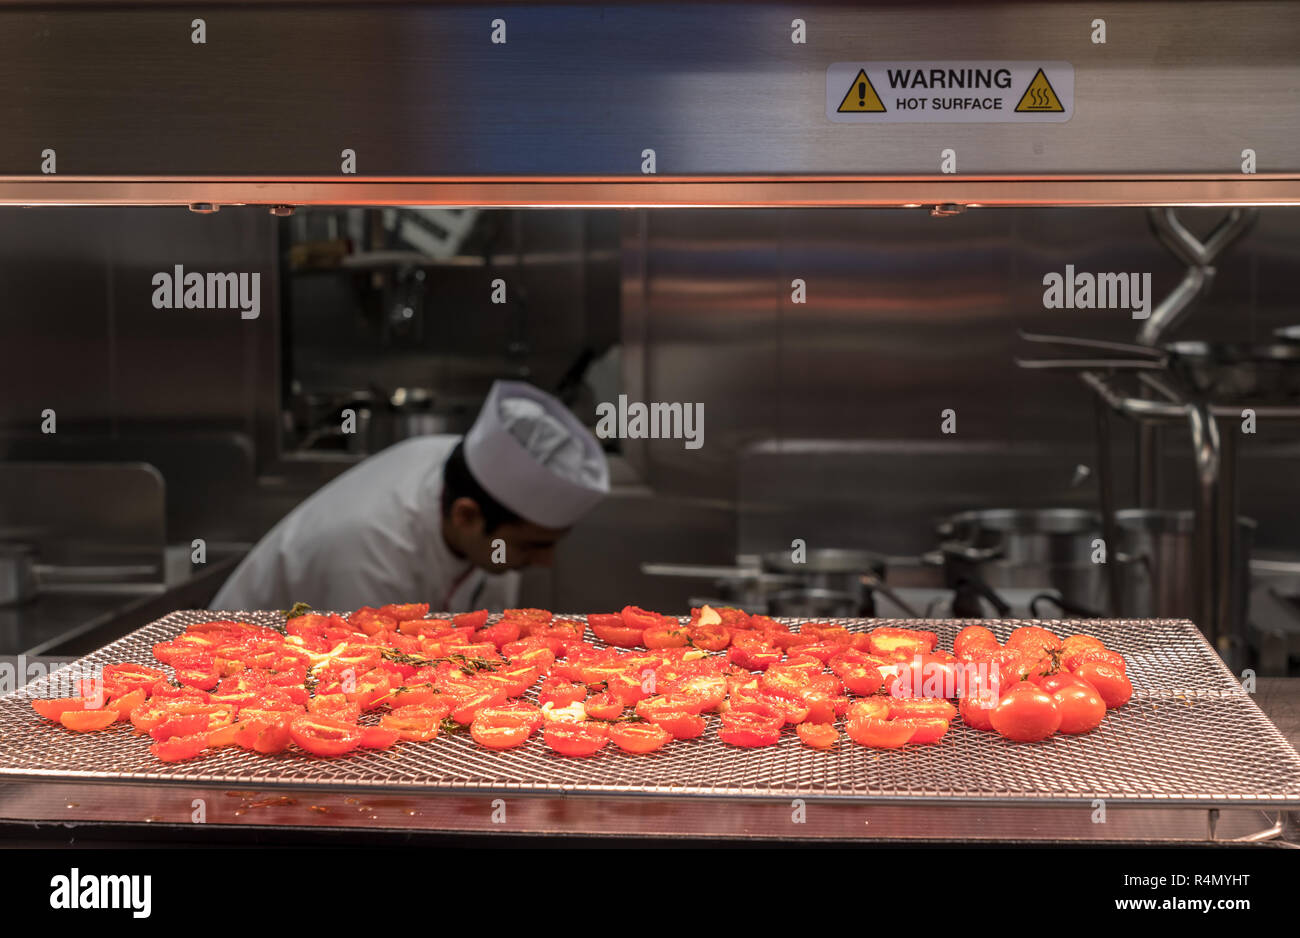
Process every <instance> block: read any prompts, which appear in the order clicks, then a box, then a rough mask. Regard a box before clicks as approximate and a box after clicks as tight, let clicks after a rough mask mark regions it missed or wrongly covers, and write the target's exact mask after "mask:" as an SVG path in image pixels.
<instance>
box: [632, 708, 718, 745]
mask: <svg viewBox="0 0 1300 938" xmlns="http://www.w3.org/2000/svg"><path fill="white" fill-rule="evenodd" d="M647 722H650V723H653V724H654V725H655V726H657V727H659V728H660V729H662V730H663V731H664V732H666V733H668V734H669V735H670V736H672V738H673V739H699V738H700V737H701V736H703V735H704V730H705V727H706V726H707V725H708V724H707V723H706V722H705V720H704V717H702V716H700V715H699V714H697V713H687V712H686V711H685V710H667V711H659V712H657V713H656V714H655V715H654V716H652V717H650V718H649V719H648V721H647Z"/></svg>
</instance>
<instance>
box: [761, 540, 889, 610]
mask: <svg viewBox="0 0 1300 938" xmlns="http://www.w3.org/2000/svg"><path fill="white" fill-rule="evenodd" d="M761 563H762V565H763V569H764V570H766V571H767V572H769V573H776V574H780V575H783V576H791V577H798V581H799V586H798V587H796V588H794V589H790V590H782V591H780V592H777V593H774V594H773V595H772V596H771V597H770V598H769V601H768V605H769V608H771V609H773V610H777V611H774V612H773V613H772V614H773V615H788V616H798V615H820V616H826V615H832V613H815V612H806V613H805V612H799V611H781V610H795V609H797V608H804V607H808V608H813V607H823V608H829V607H831V606H835V607H836V608H840V609H851V610H853V611H850V612H847V613H845V612H838V613H833V615H848V616H874V615H875V614H876V603H875V599H874V597H873V596H872V590H873V589H874V588H879V587H880V586H881V584H882V581H883V580H884V578H885V558H884V557H882V556H881V555H880V554H873V553H871V552H870V551H866V550H842V549H839V548H822V549H820V550H810V551H808V552H807V553H806V554H805V555H804V557H803V560H802V561H796V560H795V559H794V557H793V556H792V555H791V552H790V551H773V552H771V553H767V554H764V555H763V556H762V559H761ZM864 577H865V579H864Z"/></svg>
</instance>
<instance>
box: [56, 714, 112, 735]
mask: <svg viewBox="0 0 1300 938" xmlns="http://www.w3.org/2000/svg"><path fill="white" fill-rule="evenodd" d="M59 722H60V723H62V724H63V725H64V726H66V727H67V728H68V729H70V730H73V731H75V732H77V733H90V732H94V731H95V730H102V729H106V728H107V727H109V726H112V725H113V724H114V723H116V722H117V711H116V710H64V711H63V712H62V713H60V714H59Z"/></svg>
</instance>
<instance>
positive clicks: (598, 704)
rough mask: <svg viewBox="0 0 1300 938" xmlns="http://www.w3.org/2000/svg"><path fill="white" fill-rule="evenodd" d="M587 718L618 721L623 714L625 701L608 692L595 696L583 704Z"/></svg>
mask: <svg viewBox="0 0 1300 938" xmlns="http://www.w3.org/2000/svg"><path fill="white" fill-rule="evenodd" d="M583 707H584V708H586V711H587V716H588V717H590V718H591V719H593V720H616V719H618V717H619V715H620V714H621V713H622V712H623V701H622V700H620V699H619V698H618V697H615V696H614V695H613V694H610V693H608V692H606V693H603V694H593V695H592V696H590V697H588V698H587V699H586V701H585V702H584V703H583Z"/></svg>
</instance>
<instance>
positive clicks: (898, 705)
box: [886, 697, 957, 721]
mask: <svg viewBox="0 0 1300 938" xmlns="http://www.w3.org/2000/svg"><path fill="white" fill-rule="evenodd" d="M886 699H887V700H888V704H889V718H890V719H891V720H924V719H939V720H944V721H948V720H951V719H952V718H953V717H955V716H956V715H957V708H956V707H954V706H953V705H952V704H950V703H949V702H948V701H946V700H944V699H943V698H941V697H889V698H886Z"/></svg>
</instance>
